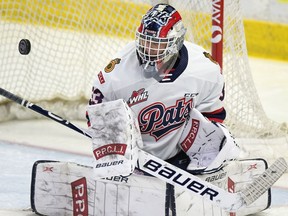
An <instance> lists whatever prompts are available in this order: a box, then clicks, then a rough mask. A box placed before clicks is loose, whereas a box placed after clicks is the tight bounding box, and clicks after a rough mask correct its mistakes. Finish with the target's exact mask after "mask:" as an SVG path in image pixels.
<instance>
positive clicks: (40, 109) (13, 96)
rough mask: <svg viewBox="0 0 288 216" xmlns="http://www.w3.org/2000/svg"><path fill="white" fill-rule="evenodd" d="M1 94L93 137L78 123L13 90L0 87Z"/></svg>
mask: <svg viewBox="0 0 288 216" xmlns="http://www.w3.org/2000/svg"><path fill="white" fill-rule="evenodd" d="M0 95H2V96H4V97H6V98H8V99H10V100H12V101H14V102H16V103H18V104H20V105H21V106H24V107H27V108H29V109H31V110H33V111H35V112H37V113H39V114H41V115H44V116H46V117H48V118H50V119H52V120H54V121H56V122H58V123H60V124H62V125H65V126H66V127H69V128H70V129H72V130H75V131H77V132H79V133H81V134H83V135H85V136H87V137H89V138H91V136H90V135H89V134H88V133H87V132H85V130H83V129H81V128H79V127H77V126H76V125H74V124H72V123H71V122H69V121H68V120H65V119H63V118H62V117H60V116H58V115H56V114H54V113H52V112H49V111H47V110H45V109H43V108H41V107H40V106H37V105H35V104H33V103H31V102H29V101H27V100H25V99H23V98H21V97H19V96H17V95H14V94H13V93H11V92H9V91H7V90H5V89H3V88H0Z"/></svg>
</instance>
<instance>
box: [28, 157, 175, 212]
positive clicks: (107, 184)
mask: <svg viewBox="0 0 288 216" xmlns="http://www.w3.org/2000/svg"><path fill="white" fill-rule="evenodd" d="M92 170H93V168H92V167H87V166H82V165H79V164H75V163H68V162H55V161H50V162H49V161H37V162H35V164H34V166H33V172H32V184H31V207H32V209H33V211H34V212H36V213H37V214H40V215H67V216H69V215H71V216H72V215H73V216H75V215H82V216H92V215H95V216H118V215H134V216H147V215H157V216H165V205H167V197H166V183H165V182H162V181H160V180H159V179H157V178H154V177H151V176H143V175H137V174H132V175H130V176H113V177H108V178H103V179H98V180H94V179H93V174H92ZM169 200H171V198H169ZM169 207H170V206H169Z"/></svg>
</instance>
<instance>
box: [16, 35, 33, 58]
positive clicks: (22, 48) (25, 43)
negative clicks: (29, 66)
mask: <svg viewBox="0 0 288 216" xmlns="http://www.w3.org/2000/svg"><path fill="white" fill-rule="evenodd" d="M18 49H19V52H20V53H21V55H28V54H29V53H30V50H31V43H30V41H29V40H28V39H22V40H20V42H19V46H18Z"/></svg>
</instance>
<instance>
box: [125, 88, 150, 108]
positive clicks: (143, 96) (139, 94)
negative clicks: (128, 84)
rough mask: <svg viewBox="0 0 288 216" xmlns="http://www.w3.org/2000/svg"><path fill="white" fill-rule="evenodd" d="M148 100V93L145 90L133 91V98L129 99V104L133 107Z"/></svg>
mask: <svg viewBox="0 0 288 216" xmlns="http://www.w3.org/2000/svg"><path fill="white" fill-rule="evenodd" d="M147 99H148V91H145V88H142V89H139V90H138V91H133V92H132V95H131V97H130V98H129V99H128V101H127V104H128V105H129V106H130V107H131V106H133V105H135V104H138V103H141V102H143V101H146V100H147Z"/></svg>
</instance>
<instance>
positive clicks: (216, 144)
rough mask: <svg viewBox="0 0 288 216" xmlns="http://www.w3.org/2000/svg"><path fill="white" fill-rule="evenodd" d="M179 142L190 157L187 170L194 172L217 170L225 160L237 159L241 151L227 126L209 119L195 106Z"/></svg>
mask: <svg viewBox="0 0 288 216" xmlns="http://www.w3.org/2000/svg"><path fill="white" fill-rule="evenodd" d="M179 144H180V147H181V149H182V150H183V151H184V152H186V154H187V155H188V156H189V159H190V164H189V165H188V167H187V170H191V171H194V172H195V171H196V172H206V173H207V172H213V171H216V170H218V169H219V168H221V166H222V165H223V163H224V162H225V161H227V160H233V159H235V158H236V157H238V155H239V153H240V149H239V147H238V145H237V144H236V143H235V140H234V138H233V137H232V136H231V135H230V133H229V131H228V130H227V129H226V128H225V126H223V125H222V124H220V123H216V122H211V121H209V120H208V119H206V118H205V117H204V116H203V115H202V114H201V113H200V112H199V111H198V110H197V109H195V108H194V109H193V110H192V111H191V113H190V117H189V119H188V122H187V124H186V126H185V127H184V130H183V134H182V136H181V138H180V143H179Z"/></svg>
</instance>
